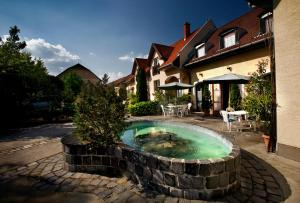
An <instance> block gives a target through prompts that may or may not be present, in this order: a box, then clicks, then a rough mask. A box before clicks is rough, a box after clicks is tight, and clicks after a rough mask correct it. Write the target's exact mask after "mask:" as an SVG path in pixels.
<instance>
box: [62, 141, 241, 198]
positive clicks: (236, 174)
mask: <svg viewBox="0 0 300 203" xmlns="http://www.w3.org/2000/svg"><path fill="white" fill-rule="evenodd" d="M62 143H63V151H64V158H65V164H64V168H65V170H68V171H72V172H89V173H102V172H104V171H115V172H117V171H127V172H130V174H131V176H132V177H133V178H134V179H135V180H137V181H138V182H139V183H141V184H142V185H145V186H151V187H152V188H154V189H156V190H157V191H159V192H161V193H164V194H166V195H171V196H175V197H181V198H186V199H211V198H216V197H219V196H223V195H225V194H228V193H231V192H233V191H235V190H236V189H238V188H239V186H240V165H241V157H240V149H239V147H238V146H237V145H235V144H233V145H232V151H231V153H230V154H229V155H228V156H226V157H223V158H218V159H208V160H184V159H176V158H167V157H162V156H157V155H154V154H151V153H147V152H142V151H139V150H136V149H133V148H131V147H128V146H126V145H123V144H120V145H115V146H108V147H104V146H102V147H97V148H92V147H91V146H90V145H80V144H76V143H74V142H68V139H63V140H62Z"/></svg>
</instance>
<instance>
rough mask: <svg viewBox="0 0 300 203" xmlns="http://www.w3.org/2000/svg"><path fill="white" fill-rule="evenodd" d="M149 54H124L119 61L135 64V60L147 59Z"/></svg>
mask: <svg viewBox="0 0 300 203" xmlns="http://www.w3.org/2000/svg"><path fill="white" fill-rule="evenodd" d="M147 57H148V54H135V53H134V52H133V51H131V52H129V53H127V54H124V55H123V56H119V58H118V59H119V60H121V61H130V62H133V61H134V58H147Z"/></svg>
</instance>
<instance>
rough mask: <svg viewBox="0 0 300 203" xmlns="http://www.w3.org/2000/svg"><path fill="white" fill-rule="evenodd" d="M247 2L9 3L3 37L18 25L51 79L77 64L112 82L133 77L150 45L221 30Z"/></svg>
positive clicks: (1, 11) (1, 10) (3, 9)
mask: <svg viewBox="0 0 300 203" xmlns="http://www.w3.org/2000/svg"><path fill="white" fill-rule="evenodd" d="M248 10H249V7H248V5H247V2H246V1H245V0H226V1H224V0H210V1H204V0H202V1H200V0H5V1H1V4H0V35H1V36H4V35H6V34H7V33H8V30H9V27H10V26H13V25H17V26H18V27H19V28H20V29H21V36H22V37H23V39H25V40H26V41H27V44H28V46H27V51H30V52H31V53H32V54H33V55H34V56H36V57H40V58H42V59H43V60H44V61H45V64H46V66H47V67H48V71H49V73H50V74H54V75H56V74H58V73H60V72H61V71H62V70H63V69H64V68H67V67H69V66H71V65H73V64H75V63H77V62H80V63H81V64H83V65H84V66H86V67H88V68H90V69H91V70H92V71H93V72H95V73H96V74H97V75H98V76H101V75H103V74H104V73H108V74H109V75H111V78H112V79H116V78H117V77H121V76H125V75H127V74H128V73H130V71H131V68H132V61H131V60H132V58H133V57H143V56H146V55H147V54H148V51H149V48H150V45H151V43H153V42H156V43H162V44H166V45H168V44H170V43H173V42H174V41H176V40H178V39H180V38H181V37H182V36H183V24H184V22H185V21H187V22H190V23H191V29H192V30H194V29H195V28H198V27H200V26H201V25H202V24H203V23H204V22H205V21H206V20H207V19H212V20H213V21H214V22H215V24H216V25H217V26H220V25H222V24H224V23H227V22H228V21H230V20H232V19H234V18H236V17H238V16H240V15H242V14H243V13H245V12H247V11H248Z"/></svg>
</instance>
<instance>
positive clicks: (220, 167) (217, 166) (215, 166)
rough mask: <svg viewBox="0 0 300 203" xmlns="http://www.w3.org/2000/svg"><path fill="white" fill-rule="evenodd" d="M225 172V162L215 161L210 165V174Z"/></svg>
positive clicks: (221, 160)
mask: <svg viewBox="0 0 300 203" xmlns="http://www.w3.org/2000/svg"><path fill="white" fill-rule="evenodd" d="M224 171H225V162H224V160H223V159H217V160H215V161H214V162H212V163H211V164H210V172H211V174H215V175H216V174H220V173H223V172H224Z"/></svg>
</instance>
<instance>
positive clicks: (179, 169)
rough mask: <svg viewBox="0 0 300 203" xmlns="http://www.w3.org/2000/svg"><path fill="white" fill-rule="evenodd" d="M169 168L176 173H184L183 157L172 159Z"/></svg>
mask: <svg viewBox="0 0 300 203" xmlns="http://www.w3.org/2000/svg"><path fill="white" fill-rule="evenodd" d="M170 170H171V171H172V172H173V173H176V174H183V173H184V160H183V159H182V160H180V159H172V160H171V166H170Z"/></svg>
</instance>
